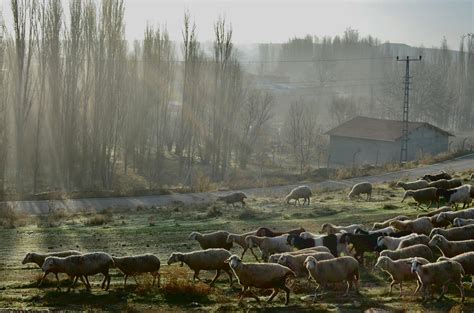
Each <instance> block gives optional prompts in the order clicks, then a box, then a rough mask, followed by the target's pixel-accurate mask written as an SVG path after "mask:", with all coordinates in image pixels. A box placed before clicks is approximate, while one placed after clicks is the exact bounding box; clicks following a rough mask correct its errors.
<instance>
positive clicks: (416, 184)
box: [397, 180, 428, 191]
mask: <svg viewBox="0 0 474 313" xmlns="http://www.w3.org/2000/svg"><path fill="white" fill-rule="evenodd" d="M397 187H402V188H403V189H404V190H405V191H406V190H418V189H423V188H426V187H428V182H427V181H425V180H415V181H409V182H402V181H399V182H398V183H397Z"/></svg>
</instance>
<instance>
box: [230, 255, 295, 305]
mask: <svg viewBox="0 0 474 313" xmlns="http://www.w3.org/2000/svg"><path fill="white" fill-rule="evenodd" d="M225 262H226V263H228V264H229V265H230V268H231V269H232V271H233V272H234V274H235V276H236V277H237V279H238V281H239V284H240V285H242V292H241V294H240V298H239V302H241V301H242V299H243V298H244V295H245V293H246V292H247V290H248V291H249V293H250V295H251V296H252V297H253V298H255V300H257V302H258V303H260V300H259V299H258V296H257V295H256V294H255V293H253V292H252V291H251V290H250V289H249V288H250V287H255V288H260V289H270V288H271V289H273V292H272V294H271V295H270V298H269V299H268V300H267V302H271V301H272V300H273V298H274V297H275V296H276V295H277V294H278V292H279V291H280V290H281V289H283V290H284V291H285V293H286V297H285V305H288V303H289V302H290V288H288V286H287V283H288V280H289V279H291V278H295V277H296V275H295V273H294V272H293V271H292V270H291V269H289V268H288V267H285V266H282V265H280V264H275V263H266V264H262V263H244V262H242V261H241V260H240V258H239V257H238V256H236V255H232V256H231V257H229V258H228V259H227V260H226V261H225Z"/></svg>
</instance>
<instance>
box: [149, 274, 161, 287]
mask: <svg viewBox="0 0 474 313" xmlns="http://www.w3.org/2000/svg"><path fill="white" fill-rule="evenodd" d="M151 275H153V283H152V284H151V285H152V286H155V281H156V277H158V287H159V286H160V280H161V274H160V273H159V272H153V273H151Z"/></svg>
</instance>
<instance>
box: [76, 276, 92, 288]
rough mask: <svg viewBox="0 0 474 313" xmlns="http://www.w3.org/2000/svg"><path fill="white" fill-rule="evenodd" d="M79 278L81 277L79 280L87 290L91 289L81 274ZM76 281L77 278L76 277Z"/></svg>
mask: <svg viewBox="0 0 474 313" xmlns="http://www.w3.org/2000/svg"><path fill="white" fill-rule="evenodd" d="M79 278H80V279H81V282H82V283H83V284H84V285H85V286H86V289H87V290H91V289H90V288H89V286H88V285H87V283H86V282H85V280H84V277H83V276H82V275H81V276H79ZM76 281H77V278H76Z"/></svg>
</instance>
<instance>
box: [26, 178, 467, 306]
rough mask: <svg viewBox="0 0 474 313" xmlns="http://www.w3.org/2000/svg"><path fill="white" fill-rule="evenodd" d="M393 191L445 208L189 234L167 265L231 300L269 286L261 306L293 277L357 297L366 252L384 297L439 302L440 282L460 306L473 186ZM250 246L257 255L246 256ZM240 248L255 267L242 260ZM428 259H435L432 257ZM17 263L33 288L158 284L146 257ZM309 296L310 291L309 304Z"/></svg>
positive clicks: (297, 192)
mask: <svg viewBox="0 0 474 313" xmlns="http://www.w3.org/2000/svg"><path fill="white" fill-rule="evenodd" d="M397 186H399V187H402V188H403V189H405V190H406V192H405V195H404V197H403V199H405V198H406V197H408V196H412V197H413V198H414V199H415V201H417V202H418V203H419V204H421V203H431V202H437V203H438V204H439V198H440V197H444V198H445V200H446V203H447V206H444V207H441V208H438V209H436V210H434V211H431V212H425V213H423V214H419V215H418V217H417V218H414V219H410V218H408V217H407V216H403V215H400V216H396V217H393V218H391V219H389V220H386V221H383V222H380V223H374V225H373V227H372V229H371V230H368V229H364V225H361V224H353V225H348V226H337V225H333V224H331V223H326V224H324V225H322V228H321V230H320V233H319V234H315V233H311V232H308V231H306V230H305V229H303V228H298V229H293V230H288V231H284V232H275V231H273V230H271V229H269V228H266V227H260V228H258V229H256V230H254V231H251V232H246V233H243V234H234V233H229V232H227V231H223V230H222V231H215V232H211V233H206V234H203V233H199V232H192V233H191V234H190V235H189V239H191V240H195V241H197V242H198V243H199V245H200V247H201V250H196V251H192V252H186V253H185V252H173V253H172V254H171V255H170V257H169V259H168V262H167V264H168V265H171V264H173V263H179V264H180V266H183V264H186V265H187V266H188V267H189V268H190V269H191V270H192V271H194V275H193V281H194V280H196V279H198V280H199V273H200V271H216V274H215V277H214V278H213V280H212V281H211V283H210V284H211V285H212V284H213V283H214V282H215V281H216V280H217V279H218V278H219V276H220V274H221V272H222V271H223V272H225V273H227V275H228V276H229V282H230V285H232V284H233V277H234V276H235V277H236V278H237V280H238V282H239V284H240V285H241V286H242V292H241V294H240V300H239V301H241V300H242V299H243V297H244V296H251V297H253V298H255V299H256V300H257V302H259V298H258V296H257V295H256V294H255V293H254V292H253V291H252V290H251V288H258V289H273V292H272V294H271V296H270V297H269V299H268V302H270V301H272V299H273V298H274V297H275V296H276V295H277V294H278V293H279V291H281V290H283V291H284V292H285V293H286V298H285V299H286V300H285V304H288V303H289V300H290V291H291V287H292V285H293V283H294V280H295V279H301V278H308V279H313V280H314V281H315V282H316V283H317V285H318V289H317V290H323V289H331V288H333V287H334V286H335V285H337V284H340V283H343V284H346V291H345V294H347V293H348V292H349V290H350V289H351V288H352V287H354V289H355V292H356V293H359V283H360V275H359V270H360V267H361V266H365V262H364V254H366V253H374V254H375V255H377V256H378V259H377V262H376V264H375V268H376V269H379V270H381V271H384V272H386V273H388V274H389V275H390V277H391V280H392V281H391V283H390V293H391V292H392V288H393V286H394V285H396V284H397V285H399V287H400V296H401V295H402V288H403V287H402V286H403V283H405V282H407V281H416V282H417V288H416V290H415V293H417V292H418V291H419V290H421V291H422V293H423V300H428V299H429V298H432V297H433V293H434V291H439V294H440V298H441V297H443V295H444V293H445V292H446V290H447V286H448V284H450V283H452V284H454V285H456V286H457V287H458V288H459V290H460V294H461V301H464V289H463V285H462V282H461V279H462V277H463V276H464V275H474V208H472V209H469V208H467V209H464V207H465V206H469V204H470V202H471V199H472V198H473V197H474V195H473V190H472V189H473V188H471V186H470V185H462V184H461V181H460V180H459V179H452V177H450V176H449V175H448V174H447V173H445V172H441V173H439V174H437V175H425V176H424V177H423V179H420V180H418V181H415V182H399V183H398V184H397ZM432 190H433V191H432ZM361 194H366V195H367V200H369V199H370V197H371V194H372V185H371V184H370V183H366V182H365V183H359V184H356V185H355V186H353V188H352V189H351V191H350V193H349V195H348V196H349V198H350V199H353V198H354V197H357V196H360V195H361ZM311 195H312V193H311V190H310V188H308V187H307V186H300V187H297V188H295V189H293V190H292V191H291V192H290V193H289V194H288V195H287V196H286V198H285V201H286V202H287V203H289V201H290V200H294V201H295V204H296V203H297V202H299V199H304V203H306V202H307V203H308V204H309V201H310V197H311ZM245 198H246V196H245V194H243V193H235V194H232V195H229V196H226V197H220V198H219V200H221V201H224V202H226V203H228V204H232V205H234V204H235V203H236V202H241V203H242V205H245V202H244V199H245ZM304 203H303V204H304ZM458 203H462V204H463V205H464V206H463V209H462V210H459V211H455V210H453V209H455V206H456V205H457V204H458ZM438 206H439V205H438ZM234 244H237V245H238V246H240V247H241V248H242V249H243V251H242V254H241V256H237V255H232V254H231V253H230V252H229V250H230V249H231V248H232V247H233V245H234ZM257 248H258V250H259V251H260V258H259V256H258V255H257V253H255V251H254V249H257ZM248 250H250V252H251V253H252V255H253V256H254V258H255V259H256V261H257V262H243V261H242V259H243V257H244V255H245V253H246V252H247V251H248ZM436 254H439V255H441V256H440V257H439V258H436ZM260 259H261V260H260ZM260 261H262V262H260ZM22 263H23V264H26V263H36V264H37V265H38V266H39V267H41V269H42V270H43V272H44V276H43V278H42V280H41V282H40V285H41V283H42V282H43V280H44V278H45V277H46V275H48V274H49V273H54V274H55V275H56V279H57V281H58V288H59V278H58V273H65V274H67V275H68V276H69V277H70V278H71V280H72V284H71V287H73V288H74V286H75V284H76V283H77V281H78V280H79V279H80V280H81V281H82V283H83V284H84V285H85V286H86V288H87V289H90V288H91V286H90V283H89V280H88V276H90V275H95V274H99V273H101V274H103V275H104V279H103V282H102V288H103V289H105V290H107V289H108V288H109V285H110V275H109V270H110V269H111V268H117V269H118V270H120V271H121V272H122V273H123V274H124V286H125V285H126V282H127V278H128V277H129V276H132V277H134V278H135V277H136V276H137V275H139V274H143V273H151V274H152V275H153V284H155V280H156V279H158V284H159V282H160V274H159V270H160V261H159V259H158V258H157V257H156V256H154V255H152V254H146V255H137V256H127V257H113V256H110V255H109V254H107V253H104V252H94V253H87V254H82V253H81V252H79V251H63V252H55V253H48V254H40V253H28V254H27V255H26V256H25V258H24V260H23V262H22ZM135 280H136V279H135ZM472 285H473V283H471V288H472ZM68 290H69V289H68ZM316 297H317V293H315V294H314V299H316Z"/></svg>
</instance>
